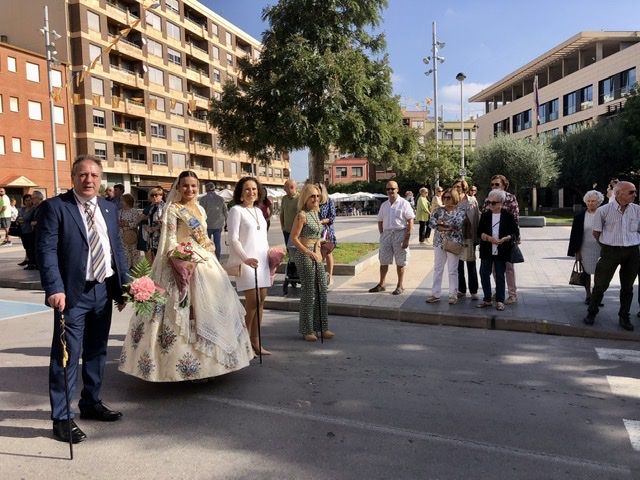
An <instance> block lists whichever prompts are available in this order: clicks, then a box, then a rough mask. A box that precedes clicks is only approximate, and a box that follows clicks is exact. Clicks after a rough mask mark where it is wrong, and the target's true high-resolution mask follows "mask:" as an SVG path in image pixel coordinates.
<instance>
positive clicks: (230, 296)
mask: <svg viewBox="0 0 640 480" xmlns="http://www.w3.org/2000/svg"><path fill="white" fill-rule="evenodd" d="M197 194H198V178H197V176H196V174H195V173H193V172H191V171H188V170H187V171H184V172H182V173H181V174H180V176H179V177H178V180H177V181H176V183H174V186H173V188H172V189H171V192H170V193H169V197H168V198H167V204H166V205H165V208H164V213H163V215H162V231H161V234H160V241H159V245H158V253H157V256H156V259H155V261H154V263H153V271H152V275H151V277H152V279H153V280H154V281H155V282H156V283H157V284H159V285H160V286H161V287H162V288H164V289H166V294H165V297H166V299H167V301H166V304H165V305H158V306H157V307H156V309H155V312H154V313H153V315H151V317H150V318H147V317H140V316H138V315H134V316H133V318H132V319H131V322H130V324H129V330H128V333H127V337H126V338H125V342H124V347H123V349H122V354H121V356H120V370H121V371H123V372H125V373H128V374H129V375H133V376H136V377H139V378H142V379H143V380H147V381H151V382H176V381H183V380H197V379H206V378H210V377H215V376H218V375H223V374H225V373H229V372H233V371H235V370H240V369H241V368H244V367H246V366H248V365H249V360H251V359H252V358H253V356H254V354H253V349H252V348H251V343H250V342H249V335H248V332H247V329H246V328H245V325H244V313H245V312H244V308H243V307H242V304H241V303H240V300H239V299H238V296H237V295H236V293H235V291H234V290H233V287H232V285H231V283H230V282H229V278H228V277H227V274H226V273H225V271H224V269H223V268H222V267H221V266H220V264H219V263H218V260H217V259H216V256H215V253H214V247H213V243H212V242H211V240H209V238H208V236H207V225H206V218H205V213H204V210H203V209H202V207H200V206H199V205H198V202H197ZM182 242H190V243H191V245H192V248H193V252H194V253H193V261H194V262H195V268H194V271H193V275H192V276H191V279H190V282H189V286H188V290H187V297H186V300H185V301H181V300H182V298H181V295H180V292H179V288H178V287H177V285H176V280H175V277H174V272H173V270H172V267H171V265H170V256H171V254H172V253H173V252H174V250H175V248H176V247H177V246H178V245H179V244H180V243H182Z"/></svg>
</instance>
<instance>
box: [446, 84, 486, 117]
mask: <svg viewBox="0 0 640 480" xmlns="http://www.w3.org/2000/svg"><path fill="white" fill-rule="evenodd" d="M489 85H491V84H490V83H474V82H464V84H463V87H462V96H463V99H464V116H465V118H468V117H469V116H470V115H473V116H477V115H482V114H484V105H483V104H481V103H469V97H472V96H473V95H475V94H476V93H478V92H479V91H481V90H484V89H485V88H487V87H488V86H489ZM438 93H439V96H438V109H440V108H441V107H440V106H441V105H442V106H444V118H445V119H446V120H452V119H459V118H460V84H459V83H457V82H456V83H453V84H449V85H445V86H443V87H442V88H440V90H439V92H438Z"/></svg>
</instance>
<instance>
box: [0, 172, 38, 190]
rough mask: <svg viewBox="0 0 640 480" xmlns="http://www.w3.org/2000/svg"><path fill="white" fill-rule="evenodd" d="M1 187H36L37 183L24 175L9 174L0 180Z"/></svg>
mask: <svg viewBox="0 0 640 480" xmlns="http://www.w3.org/2000/svg"><path fill="white" fill-rule="evenodd" d="M0 185H2V186H3V187H37V186H38V184H37V183H34V182H32V181H31V180H30V179H28V178H27V177H25V176H24V175H10V176H8V177H5V178H3V179H2V181H1V182H0Z"/></svg>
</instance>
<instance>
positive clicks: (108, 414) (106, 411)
mask: <svg viewBox="0 0 640 480" xmlns="http://www.w3.org/2000/svg"><path fill="white" fill-rule="evenodd" d="M80 418H82V419H86V420H99V421H101V422H115V421H116V420H120V418H122V412H116V411H115V410H111V409H110V408H109V407H107V406H106V405H105V404H104V403H102V402H99V403H96V404H95V405H92V406H90V407H80Z"/></svg>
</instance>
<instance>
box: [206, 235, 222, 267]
mask: <svg viewBox="0 0 640 480" xmlns="http://www.w3.org/2000/svg"><path fill="white" fill-rule="evenodd" d="M207 235H209V238H210V239H211V240H213V244H214V245H215V247H216V258H217V259H218V261H220V255H222V245H221V244H220V237H221V235H222V229H221V228H207Z"/></svg>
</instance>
